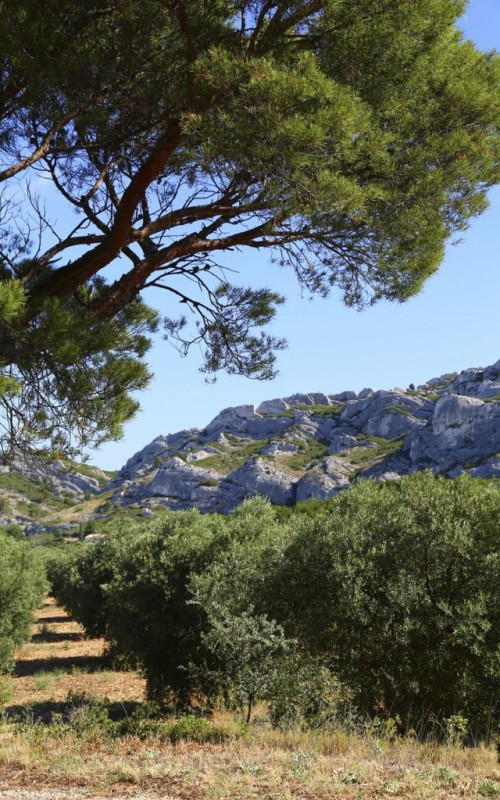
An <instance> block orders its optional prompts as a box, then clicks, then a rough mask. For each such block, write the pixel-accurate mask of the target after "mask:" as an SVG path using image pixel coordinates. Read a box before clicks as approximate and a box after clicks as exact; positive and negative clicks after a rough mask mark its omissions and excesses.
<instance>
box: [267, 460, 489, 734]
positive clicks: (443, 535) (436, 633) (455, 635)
mask: <svg viewBox="0 0 500 800" xmlns="http://www.w3.org/2000/svg"><path fill="white" fill-rule="evenodd" d="M499 533H500V489H499V487H498V486H497V485H496V484H495V483H494V482H492V481H490V482H487V481H481V480H478V479H474V478H471V477H469V476H464V477H460V478H457V479H455V480H449V479H445V478H434V477H433V476H432V475H431V474H427V473H417V474H415V475H412V476H409V477H406V478H404V479H402V480H401V481H400V482H397V483H396V482H395V483H384V484H382V483H373V482H370V481H365V482H360V483H359V484H357V485H356V486H353V487H351V489H349V490H348V491H346V492H344V493H342V494H341V495H339V496H338V497H337V498H336V501H335V504H334V505H333V506H332V508H331V510H330V512H329V513H328V514H323V515H320V516H318V517H317V518H316V519H314V520H310V521H308V520H303V521H302V528H301V529H298V530H297V534H296V536H295V537H294V539H293V541H292V542H291V544H290V545H289V547H288V548H287V550H286V552H285V554H284V557H283V560H282V563H281V566H280V568H279V569H278V570H277V571H276V572H275V573H274V575H269V582H268V586H267V589H265V588H263V591H264V593H267V604H268V606H269V608H274V612H273V613H274V616H275V617H276V619H278V621H280V622H281V623H282V624H284V626H285V630H286V631H287V633H288V635H292V636H295V637H297V639H298V640H299V641H300V642H301V645H302V647H303V649H304V650H305V651H306V652H308V653H312V654H315V655H317V656H321V657H322V658H323V659H325V660H326V661H327V662H328V663H329V664H330V667H331V669H332V671H333V673H334V674H336V675H337V676H338V678H339V679H340V681H341V682H342V683H343V684H344V685H346V686H347V687H348V688H349V690H350V691H351V692H352V694H353V701H354V704H355V705H356V706H357V708H358V709H359V711H360V712H361V713H362V714H368V715H369V716H371V717H375V716H380V715H382V716H383V715H390V716H393V717H396V716H399V717H400V719H401V721H402V725H403V726H404V727H415V728H417V729H418V730H419V731H420V732H421V733H425V730H426V727H427V721H428V720H429V718H430V716H431V715H433V716H434V717H436V718H438V719H441V720H443V719H445V718H451V717H453V716H458V715H459V716H464V717H466V718H467V719H468V720H469V724H470V733H471V734H472V735H473V736H484V737H488V736H489V735H490V734H491V733H492V732H493V731H494V726H495V725H496V723H497V721H498V718H499V716H500V662H499V660H498V652H499V647H500V597H499V593H498V587H499V586H500V547H499V544H500V537H499ZM278 612H279V613H278ZM280 613H281V616H280Z"/></svg>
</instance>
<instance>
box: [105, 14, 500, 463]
mask: <svg viewBox="0 0 500 800" xmlns="http://www.w3.org/2000/svg"><path fill="white" fill-rule="evenodd" d="M462 28H463V30H464V32H465V35H466V36H467V37H468V38H470V39H473V40H474V42H475V43H476V44H477V45H478V47H480V48H481V49H483V50H491V49H496V50H500V0H471V2H470V5H469V9H468V11H467V15H466V17H465V18H464V19H463V21H462ZM232 258H233V261H232V262H229V261H228V262H227V263H228V264H231V266H233V267H235V268H237V269H238V270H239V271H240V272H241V282H242V284H245V285H246V284H247V283H249V282H250V281H251V282H252V284H254V285H266V286H269V287H271V288H274V289H276V290H277V291H279V292H280V293H282V294H285V295H286V296H287V298H288V299H287V303H286V305H285V306H284V307H282V308H281V309H280V311H279V312H278V315H277V317H276V320H275V322H274V323H273V327H272V331H273V333H275V334H276V335H280V336H285V337H286V338H287V340H288V349H287V350H286V351H284V352H282V353H280V354H279V356H278V368H279V375H278V376H277V377H276V378H275V379H274V380H273V381H266V382H257V381H252V380H249V379H246V378H239V377H235V376H232V377H229V376H226V375H221V376H220V378H219V379H218V381H217V382H216V383H215V384H207V383H205V381H204V377H203V375H201V374H200V373H199V372H198V368H199V366H200V362H201V358H200V354H199V353H197V352H194V351H193V352H192V353H191V354H190V355H189V356H188V357H186V358H184V359H181V358H180V357H179V355H178V354H177V353H176V351H175V350H174V349H173V348H172V347H171V346H170V345H169V344H168V343H166V342H164V341H161V337H159V338H158V341H156V342H155V344H154V347H153V349H152V351H150V353H149V362H150V365H151V369H152V370H153V372H154V373H155V378H154V380H153V382H152V384H151V386H150V388H149V389H148V390H147V391H146V392H143V393H141V395H140V398H139V399H140V401H141V406H142V410H141V412H140V413H139V414H138V415H137V416H136V417H135V419H134V420H132V421H131V422H130V423H128V424H127V426H126V428H125V436H124V438H123V439H122V440H121V441H120V442H111V443H108V444H106V445H104V446H103V447H102V448H101V449H100V450H99V451H94V452H93V453H92V454H91V462H92V463H95V464H97V465H99V466H101V467H102V468H104V469H117V468H119V467H121V466H122V465H123V464H124V463H125V461H126V460H127V459H128V458H129V457H130V456H131V455H133V453H135V452H136V451H137V450H140V449H141V448H142V447H144V446H145V445H146V444H148V443H149V442H150V441H151V440H152V439H154V438H155V437H156V436H158V435H160V434H167V433H172V432H175V431H178V430H181V429H183V428H191V427H204V426H205V425H206V424H207V423H208V422H209V421H210V420H211V419H212V418H213V417H214V416H215V415H216V414H217V413H218V412H219V411H220V410H221V409H223V408H226V407H227V406H236V405H241V404H247V403H255V404H258V403H260V402H261V401H262V400H266V399H270V398H273V397H283V396H286V395H290V394H294V393H295V392H311V391H322V392H326V393H334V392H339V391H342V390H344V389H354V390H360V389H362V388H363V387H365V386H370V387H372V388H377V389H378V388H392V387H394V386H408V385H409V384H410V383H415V384H418V383H423V382H425V381H426V380H428V379H429V378H432V377H435V376H437V375H441V374H442V373H445V372H452V371H455V370H461V369H465V368H466V367H470V366H481V365H483V366H484V365H487V364H491V363H494V362H495V361H497V360H498V359H499V358H500V341H499V333H500V315H499V300H500V269H499V262H500V187H498V188H497V189H495V190H493V191H491V193H490V207H489V209H488V210H487V211H486V212H485V213H484V214H483V215H482V216H481V217H479V218H478V219H476V220H474V221H473V222H472V224H471V226H470V228H469V230H468V231H466V232H465V234H464V235H463V239H462V243H461V244H459V245H456V246H453V245H450V246H449V247H448V248H447V253H446V257H445V260H444V262H443V264H442V266H441V268H440V270H439V272H438V273H437V274H436V275H434V276H433V277H432V278H431V279H430V280H429V281H428V282H427V283H426V285H425V286H424V289H423V290H422V292H421V293H420V294H419V295H417V296H416V297H414V298H412V299H411V300H409V301H408V302H406V303H404V304H390V303H387V302H383V303H379V304H378V305H376V306H374V307H373V308H370V309H367V310H365V311H362V312H357V311H354V310H352V309H346V308H345V307H344V306H343V305H342V303H341V301H340V299H339V298H338V296H335V294H333V295H332V296H331V297H330V298H328V299H319V298H315V299H313V300H311V299H309V298H308V297H301V295H300V290H299V288H298V286H297V284H296V282H295V279H294V277H293V274H292V273H291V272H287V271H286V270H283V269H280V268H279V267H276V266H273V265H270V264H269V263H268V261H267V257H266V256H265V255H264V254H261V255H258V254H255V253H253V252H252V253H235V254H232ZM149 300H150V301H152V298H151V297H149ZM160 302H161V297H160Z"/></svg>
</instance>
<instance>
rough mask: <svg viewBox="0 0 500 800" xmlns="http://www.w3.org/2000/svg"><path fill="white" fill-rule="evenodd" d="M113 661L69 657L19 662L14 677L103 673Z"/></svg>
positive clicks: (92, 657)
mask: <svg viewBox="0 0 500 800" xmlns="http://www.w3.org/2000/svg"><path fill="white" fill-rule="evenodd" d="M111 663H112V662H111V659H110V658H106V657H105V656H69V657H68V658H33V659H30V660H29V661H18V662H17V663H16V666H15V669H14V673H13V675H14V677H18V678H24V677H26V676H28V675H36V674H37V673H38V672H56V671H57V672H71V671H72V670H74V669H81V670H82V672H101V671H102V670H104V669H110V668H111Z"/></svg>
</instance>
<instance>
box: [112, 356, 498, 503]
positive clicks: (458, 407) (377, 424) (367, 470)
mask: <svg viewBox="0 0 500 800" xmlns="http://www.w3.org/2000/svg"><path fill="white" fill-rule="evenodd" d="M423 468H432V469H433V470H434V471H435V472H440V473H444V474H445V475H448V476H450V477H453V476H455V475H458V474H459V473H460V472H462V471H468V472H470V473H471V474H472V475H477V476H481V477H495V476H499V477H500V361H498V362H497V363H496V364H494V365H492V366H490V367H487V368H473V369H468V370H465V371H463V372H461V373H460V374H456V373H453V374H448V375H443V376H441V377H440V378H434V379H432V380H430V381H428V382H427V383H426V384H424V385H422V386H418V387H417V388H416V389H415V388H414V387H411V388H409V389H406V390H405V389H401V388H397V389H392V390H380V391H372V390H371V389H364V390H363V391H362V392H360V393H359V394H358V395H356V394H355V393H354V392H343V393H341V394H336V395H326V394H321V393H312V394H297V395H294V396H292V397H286V398H277V399H275V400H270V401H267V402H265V403H261V405H260V406H259V407H258V408H255V407H254V406H252V405H245V406H238V407H236V408H227V409H225V410H223V411H222V412H221V413H220V414H218V415H217V416H216V417H215V419H213V420H212V422H210V423H209V425H207V427H206V428H204V429H198V428H192V429H189V430H186V431H180V432H179V433H175V434H170V435H167V436H159V437H158V438H156V439H155V440H154V441H153V442H151V443H150V444H149V445H147V447H145V448H144V449H143V450H141V451H139V452H138V453H136V454H135V455H134V456H133V457H132V458H131V459H129V461H128V462H127V463H126V464H125V466H124V467H123V468H122V469H121V470H120V472H119V473H118V475H117V478H116V481H115V482H114V488H115V491H114V494H113V501H114V502H115V503H118V504H122V505H127V504H132V503H139V504H140V505H141V506H143V507H149V508H153V507H154V506H157V505H163V506H167V507H169V508H174V509H176V508H190V507H192V506H196V507H198V508H199V509H200V510H202V511H220V512H223V513H227V512H228V511H231V510H232V509H233V508H234V507H235V506H236V505H237V504H238V503H240V502H241V501H242V500H243V499H244V498H245V497H249V496H252V495H254V494H264V495H266V496H268V497H269V498H270V499H271V501H272V502H273V503H276V504H293V503H295V502H300V501H303V500H307V499H310V498H319V499H327V498H329V497H331V496H332V495H334V494H336V493H337V492H338V491H340V490H341V489H344V488H346V487H347V486H348V485H349V483H350V482H351V481H352V480H354V479H355V478H360V477H371V478H377V479H382V480H384V479H389V478H397V477H399V476H401V475H405V474H407V473H409V472H413V471H415V470H417V469H423Z"/></svg>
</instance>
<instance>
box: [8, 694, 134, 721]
mask: <svg viewBox="0 0 500 800" xmlns="http://www.w3.org/2000/svg"><path fill="white" fill-rule="evenodd" d="M91 702H92V701H91V700H89V698H87V697H85V695H81V696H78V695H74V696H72V697H69V698H68V699H67V700H43V701H40V702H38V703H30V705H29V706H26V705H16V706H8V707H7V708H6V709H5V713H6V716H7V718H8V719H9V720H10V721H11V722H21V723H30V724H33V723H39V724H43V725H50V724H51V723H52V722H56V721H57V722H63V723H70V722H71V721H72V720H73V719H74V718H75V716H76V715H77V714H78V712H79V710H80V709H82V708H85V707H90V704H91ZM140 705H142V704H141V703H139V702H137V701H132V700H127V701H125V702H114V703H106V711H107V714H108V716H109V719H111V720H112V721H113V722H119V721H120V720H122V719H127V718H128V717H130V715H131V714H133V712H134V711H135V710H136V709H137V708H138V707H139V706H140Z"/></svg>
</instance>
